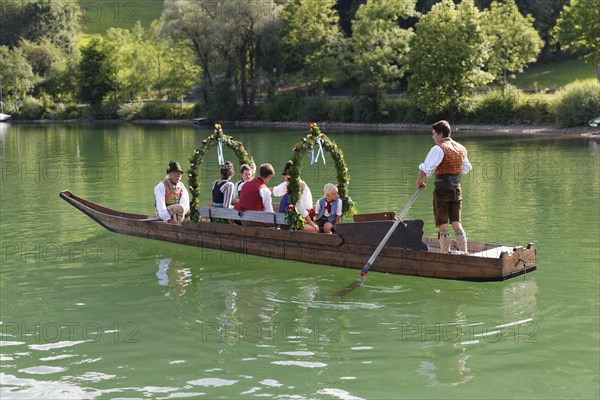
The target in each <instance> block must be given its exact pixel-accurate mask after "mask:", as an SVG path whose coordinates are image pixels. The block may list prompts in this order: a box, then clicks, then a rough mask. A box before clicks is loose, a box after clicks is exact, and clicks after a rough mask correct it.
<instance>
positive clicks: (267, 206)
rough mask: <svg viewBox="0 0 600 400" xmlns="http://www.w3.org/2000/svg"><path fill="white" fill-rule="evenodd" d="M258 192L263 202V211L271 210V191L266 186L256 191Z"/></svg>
mask: <svg viewBox="0 0 600 400" xmlns="http://www.w3.org/2000/svg"><path fill="white" fill-rule="evenodd" d="M258 194H259V195H260V198H261V199H262V202H263V211H267V212H273V203H272V201H273V200H272V198H271V191H270V190H269V188H268V187H266V186H263V187H261V188H260V190H259V191H258Z"/></svg>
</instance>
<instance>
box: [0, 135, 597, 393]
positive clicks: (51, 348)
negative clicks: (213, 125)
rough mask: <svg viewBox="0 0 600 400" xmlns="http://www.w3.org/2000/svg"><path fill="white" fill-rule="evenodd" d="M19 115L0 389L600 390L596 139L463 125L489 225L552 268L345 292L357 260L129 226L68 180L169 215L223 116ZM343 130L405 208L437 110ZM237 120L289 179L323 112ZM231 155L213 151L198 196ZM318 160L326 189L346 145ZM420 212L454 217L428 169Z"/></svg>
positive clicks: (474, 185)
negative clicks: (95, 206) (434, 193)
mask: <svg viewBox="0 0 600 400" xmlns="http://www.w3.org/2000/svg"><path fill="white" fill-rule="evenodd" d="M0 129H1V130H0V162H1V166H2V169H1V198H0V202H1V203H0V204H1V211H0V228H1V254H0V257H1V258H0V260H1V268H0V296H1V299H0V300H1V303H0V306H1V309H0V329H1V336H0V344H1V348H0V365H1V366H0V382H1V389H0V398H2V399H3V400H4V399H13V398H14V399H26V398H27V399H30V398H44V399H66V398H75V399H113V398H127V399H146V398H152V399H170V398H206V399H215V398H222V399H227V398H274V399H397V398H426V399H481V398H488V399H500V398H503V399H504V398H506V399H513V398H519V399H557V398H562V399H597V398H599V397H600V366H599V365H600V326H599V320H600V318H599V314H600V312H599V297H600V282H599V273H600V255H599V253H600V228H599V227H600V220H599V219H600V218H599V215H600V143H599V141H598V140H597V139H586V138H537V137H530V136H529V137H503V136H502V135H501V134H490V133H476V132H464V133H462V132H457V133H455V134H453V137H454V138H455V139H456V140H458V141H459V142H461V143H462V144H464V145H465V146H466V147H467V148H468V150H469V158H470V160H471V162H472V163H473V165H474V170H473V171H472V173H471V174H469V175H467V176H465V177H464V178H463V192H464V204H463V225H464V227H465V229H466V231H467V233H468V235H469V238H470V240H472V241H478V242H489V243H499V244H504V245H525V244H527V243H529V242H533V243H535V244H536V246H537V247H538V269H537V271H535V272H533V273H531V274H527V275H525V276H520V277H516V278H513V279H511V280H508V281H504V282H493V283H477V282H462V281H448V280H436V279H426V278H418V277H408V276H401V275H388V274H382V273H377V272H371V273H370V274H369V276H368V279H367V281H366V282H365V285H364V287H360V288H358V289H356V290H354V291H353V292H352V293H351V294H349V295H348V296H345V297H343V298H339V297H336V296H335V295H334V294H335V293H336V292H337V291H339V290H341V289H342V288H344V287H345V286H346V285H347V284H349V283H350V282H352V281H354V280H356V279H357V278H358V277H359V273H358V270H348V269H342V268H334V267H327V266H322V265H312V264H304V263H299V262H289V261H281V260H274V259H270V258H263V257H257V256H246V255H240V254H234V253H227V252H219V251H216V250H208V249H201V248H195V247H188V246H183V245H177V244H172V243H165V242H158V241H152V240H148V239H141V238H134V237H128V236H123V235H118V234H114V233H111V232H108V231H106V230H105V229H104V228H102V227H101V226H100V225H98V224H96V223H95V222H94V221H92V220H91V219H90V218H88V217H86V216H85V215H84V214H82V213H81V212H79V211H77V210H76V209H74V208H73V207H72V206H70V205H68V204H67V203H66V202H64V201H63V200H61V199H60V198H59V196H58V193H59V192H60V191H61V190H64V189H70V190H71V191H72V192H73V193H74V194H76V195H78V196H81V197H84V198H87V199H89V200H92V201H94V202H97V203H100V204H102V205H106V206H108V207H110V208H115V209H119V210H123V211H130V212H135V213H148V214H152V213H153V212H154V199H153V187H154V186H155V185H156V183H157V182H158V181H160V180H161V179H162V178H164V172H165V169H166V168H167V165H168V161H169V160H170V159H176V160H178V161H179V162H180V163H181V164H182V165H183V166H186V165H188V159H189V158H190V156H191V154H192V151H193V149H194V148H196V147H197V146H198V145H199V143H200V141H201V140H202V139H204V138H206V137H207V136H208V135H210V134H211V133H212V131H211V130H209V129H208V128H207V127H197V128H191V127H179V126H156V125H152V126H141V125H126V124H123V125H112V124H107V125H61V124H48V125H39V124H11V125H7V124H3V125H0ZM307 129H308V127H307ZM324 131H325V132H326V133H327V134H329V136H330V137H331V138H332V139H334V140H335V141H336V142H337V144H338V145H339V146H340V148H342V149H343V151H344V155H345V159H346V162H347V164H348V167H349V170H350V175H351V183H350V195H351V197H352V198H353V200H354V201H355V202H356V205H357V208H358V210H359V211H360V212H364V213H366V212H378V211H392V210H395V211H399V210H401V209H402V208H403V207H404V205H405V204H406V202H407V201H408V199H409V198H410V197H411V195H412V194H413V193H414V191H415V189H416V187H415V179H416V173H417V165H418V163H420V162H422V160H423V159H424V157H425V155H426V154H427V152H428V150H429V148H430V147H431V146H432V141H431V135H430V133H429V132H428V131H427V132H420V133H393V132H386V133H382V132H361V131H354V132H342V131H328V130H327V129H324ZM225 133H226V134H229V135H232V136H234V137H235V139H237V140H241V141H243V142H244V144H245V146H246V147H247V149H248V150H249V151H250V152H251V153H252V154H253V156H254V159H255V161H256V162H257V163H262V162H271V163H272V164H273V165H274V166H275V169H276V171H277V175H276V181H278V180H279V178H280V175H279V173H280V170H281V169H282V167H283V165H284V164H285V162H286V161H287V160H288V158H290V156H291V153H292V148H293V146H294V144H295V143H297V142H298V141H299V140H300V138H301V137H302V136H304V135H305V133H306V131H305V130H302V129H296V130H266V129H253V130H250V129H239V128H236V129H234V128H227V127H225ZM224 154H225V158H226V159H232V158H233V152H231V151H230V150H229V149H227V148H226V149H225V150H224ZM232 161H235V160H232ZM237 164H238V163H237V162H236V165H237ZM184 168H185V167H184ZM217 175H218V166H217V154H216V151H213V152H211V153H210V154H209V155H207V157H206V158H205V162H204V163H203V165H202V175H201V181H202V183H201V185H202V186H201V193H202V197H201V202H203V203H205V202H208V201H209V195H208V193H209V188H210V185H211V183H212V181H213V180H214V179H216V177H217ZM236 178H237V176H236ZM303 178H304V179H305V180H306V181H307V183H308V184H309V186H310V188H311V189H312V192H313V197H314V200H315V201H316V199H317V198H318V197H320V196H321V195H322V188H323V185H324V184H325V183H327V182H330V181H332V182H335V170H334V169H333V168H332V160H331V158H330V157H329V156H328V155H327V156H326V163H325V164H323V162H322V161H320V162H319V163H318V164H315V165H310V162H309V161H308V160H305V165H303ZM275 183H279V182H275ZM408 217H409V218H420V219H423V220H424V221H425V235H426V236H433V235H434V234H435V228H434V226H433V218H432V213H431V188H428V189H427V190H426V191H425V192H423V193H422V194H421V196H420V197H419V198H418V199H417V201H416V203H415V204H414V206H413V207H412V209H411V211H410V213H409V216H408Z"/></svg>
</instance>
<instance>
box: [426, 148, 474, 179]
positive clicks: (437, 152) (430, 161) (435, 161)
mask: <svg viewBox="0 0 600 400" xmlns="http://www.w3.org/2000/svg"><path fill="white" fill-rule="evenodd" d="M443 159H444V150H443V149H442V148H441V147H440V146H438V145H437V144H436V145H435V146H433V147H432V148H431V150H429V153H427V157H425V161H424V162H422V163H421V164H419V169H420V170H421V171H423V172H425V174H426V175H430V174H431V173H433V172H434V171H435V170H436V168H437V167H438V165H440V163H441V162H442V160H443ZM472 169H473V166H472V165H471V163H470V162H469V158H468V157H467V155H466V154H465V158H464V159H463V162H462V167H461V173H463V174H466V173H468V172H469V171H471V170H472Z"/></svg>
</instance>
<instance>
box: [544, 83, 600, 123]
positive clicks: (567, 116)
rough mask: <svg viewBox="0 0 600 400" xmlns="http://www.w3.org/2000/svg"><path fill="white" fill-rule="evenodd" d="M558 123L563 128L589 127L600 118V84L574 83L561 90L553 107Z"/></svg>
mask: <svg viewBox="0 0 600 400" xmlns="http://www.w3.org/2000/svg"><path fill="white" fill-rule="evenodd" d="M552 111H553V113H554V116H555V118H556V123H558V124H560V125H562V126H577V125H587V123H588V121H590V120H591V119H593V118H596V117H599V116H600V84H598V83H579V82H576V83H573V84H571V85H568V86H567V87H565V88H564V89H563V90H561V91H560V92H559V93H558V95H557V97H556V99H555V102H554V104H553V106H552Z"/></svg>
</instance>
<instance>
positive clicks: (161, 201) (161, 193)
mask: <svg viewBox="0 0 600 400" xmlns="http://www.w3.org/2000/svg"><path fill="white" fill-rule="evenodd" d="M165 179H169V178H168V177H166V178H165ZM180 183H181V182H180ZM181 188H182V190H181V198H180V199H179V204H181V206H182V207H183V213H184V214H187V213H188V211H190V196H189V194H188V192H187V189H186V188H185V186H183V184H182V185H181ZM166 194H167V191H166V190H165V183H164V181H160V182H158V185H156V186H155V187H154V197H155V198H156V211H157V213H158V216H159V217H160V219H162V220H163V221H168V220H170V219H171V216H170V215H169V212H168V211H167V204H166V203H165V195H166Z"/></svg>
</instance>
